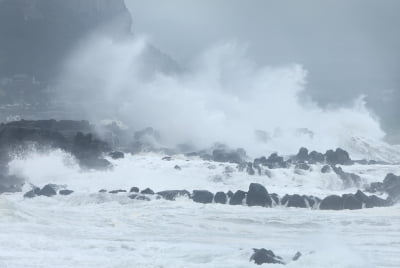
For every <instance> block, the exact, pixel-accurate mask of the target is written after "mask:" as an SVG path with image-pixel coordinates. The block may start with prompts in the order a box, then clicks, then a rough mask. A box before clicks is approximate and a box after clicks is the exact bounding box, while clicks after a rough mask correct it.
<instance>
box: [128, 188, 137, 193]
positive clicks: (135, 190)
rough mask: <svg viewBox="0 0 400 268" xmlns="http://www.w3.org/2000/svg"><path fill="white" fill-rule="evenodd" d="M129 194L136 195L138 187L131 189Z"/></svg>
mask: <svg viewBox="0 0 400 268" xmlns="http://www.w3.org/2000/svg"><path fill="white" fill-rule="evenodd" d="M129 192H130V193H138V192H139V188H138V187H132V188H131V189H130V190H129Z"/></svg>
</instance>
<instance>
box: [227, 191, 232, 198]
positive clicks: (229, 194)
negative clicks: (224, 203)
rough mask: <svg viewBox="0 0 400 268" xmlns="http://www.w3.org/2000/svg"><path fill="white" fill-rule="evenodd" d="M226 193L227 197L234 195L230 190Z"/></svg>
mask: <svg viewBox="0 0 400 268" xmlns="http://www.w3.org/2000/svg"><path fill="white" fill-rule="evenodd" d="M226 195H227V196H228V197H229V198H232V197H233V196H234V193H233V192H232V191H228V192H227V193H226Z"/></svg>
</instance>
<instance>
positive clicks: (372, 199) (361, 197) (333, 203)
mask: <svg viewBox="0 0 400 268" xmlns="http://www.w3.org/2000/svg"><path fill="white" fill-rule="evenodd" d="M57 188H58V186H57V185H52V184H48V185H46V186H44V187H43V188H42V189H40V188H38V187H36V186H34V187H33V189H32V190H31V191H28V192H27V193H25V195H24V197H26V198H33V197H36V196H47V197H51V196H53V195H56V194H57V193H56V191H57ZM131 189H134V191H132V190H131V191H130V193H127V190H124V189H118V190H112V191H108V193H109V194H120V193H122V194H128V197H129V198H130V199H136V200H144V201H150V200H151V198H150V197H154V198H155V199H160V198H163V199H166V200H169V201H174V200H176V199H177V198H180V197H186V198H189V199H191V200H193V201H194V202H196V203H201V204H211V203H215V204H229V205H247V206H249V207H252V206H259V207H267V208H268V207H275V206H284V207H292V208H303V209H321V210H343V209H349V210H355V209H362V208H374V207H387V206H391V205H393V201H392V200H391V199H390V198H389V199H387V200H385V199H382V198H379V197H377V196H375V195H371V196H368V195H366V194H364V193H363V192H362V191H360V190H358V191H357V192H356V193H355V194H343V195H342V196H338V195H330V196H327V197H325V198H324V199H320V198H318V197H315V196H307V195H302V196H301V195H298V194H294V195H288V194H286V195H285V196H283V197H282V198H281V197H279V196H278V195H277V194H274V193H273V194H269V193H268V191H267V189H266V188H265V187H264V186H263V185H261V184H258V183H251V184H250V186H249V190H248V191H247V192H245V191H242V190H238V191H236V192H235V193H234V194H233V193H232V192H228V193H227V194H225V193H224V192H218V193H217V194H215V195H214V193H212V192H210V191H207V190H193V192H192V193H190V192H189V191H187V190H167V191H161V192H157V193H155V192H154V191H153V190H152V189H150V188H146V189H145V190H142V191H140V194H139V188H137V187H132V188H131ZM72 193H73V191H71V190H68V191H65V190H64V191H62V192H61V191H60V192H59V194H61V195H69V194H72ZM99 193H103V194H105V193H107V190H104V189H102V190H100V191H99Z"/></svg>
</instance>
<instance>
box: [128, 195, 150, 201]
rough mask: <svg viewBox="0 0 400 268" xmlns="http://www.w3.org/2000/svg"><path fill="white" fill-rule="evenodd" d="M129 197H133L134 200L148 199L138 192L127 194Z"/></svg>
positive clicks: (148, 199)
mask: <svg viewBox="0 0 400 268" xmlns="http://www.w3.org/2000/svg"><path fill="white" fill-rule="evenodd" d="M128 197H129V198H130V199H135V200H142V201H150V198H148V197H147V196H144V195H140V194H131V195H129V196H128Z"/></svg>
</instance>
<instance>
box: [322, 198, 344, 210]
mask: <svg viewBox="0 0 400 268" xmlns="http://www.w3.org/2000/svg"><path fill="white" fill-rule="evenodd" d="M319 208H320V209H322V210H341V209H343V198H342V197H340V196H338V195H330V196H327V197H325V198H324V199H323V200H322V201H321V204H320V206H319Z"/></svg>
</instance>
